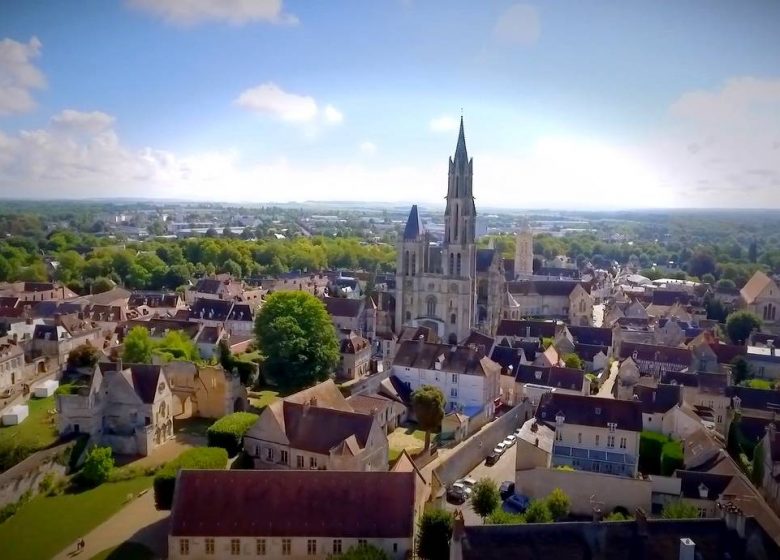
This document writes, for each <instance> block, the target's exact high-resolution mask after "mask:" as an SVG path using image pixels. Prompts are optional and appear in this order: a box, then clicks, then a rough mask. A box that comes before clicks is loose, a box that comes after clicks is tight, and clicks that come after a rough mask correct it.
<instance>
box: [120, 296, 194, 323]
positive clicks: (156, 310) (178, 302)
mask: <svg viewBox="0 0 780 560" xmlns="http://www.w3.org/2000/svg"><path fill="white" fill-rule="evenodd" d="M127 307H128V309H138V308H139V307H145V308H147V309H148V310H149V312H150V314H151V315H152V316H153V317H161V318H166V317H173V316H174V315H176V313H177V312H178V311H179V310H180V309H184V308H185V304H184V300H183V299H182V298H181V296H180V295H179V294H177V293H167V292H133V293H132V294H131V295H130V298H129V300H128V302H127Z"/></svg>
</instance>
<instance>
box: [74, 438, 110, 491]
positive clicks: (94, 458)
mask: <svg viewBox="0 0 780 560" xmlns="http://www.w3.org/2000/svg"><path fill="white" fill-rule="evenodd" d="M113 468H114V454H113V452H112V451H111V448H110V447H93V448H92V449H90V450H89V452H88V453H87V458H86V459H84V464H83V465H82V467H81V474H80V475H79V479H80V480H81V482H83V483H84V484H85V485H87V486H90V487H94V486H98V485H99V484H103V483H104V482H105V481H107V480H108V477H109V476H110V475H111V471H112V470H113Z"/></svg>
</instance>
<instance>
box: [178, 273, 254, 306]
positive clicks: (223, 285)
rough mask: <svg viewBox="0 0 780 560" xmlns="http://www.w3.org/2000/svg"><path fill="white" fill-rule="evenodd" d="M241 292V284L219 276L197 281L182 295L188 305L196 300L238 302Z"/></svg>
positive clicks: (227, 277) (242, 287)
mask: <svg viewBox="0 0 780 560" xmlns="http://www.w3.org/2000/svg"><path fill="white" fill-rule="evenodd" d="M243 291H244V286H243V285H242V284H241V282H239V281H237V280H234V279H233V278H230V277H229V276H225V275H219V276H214V277H209V278H201V279H200V280H198V281H197V282H196V283H195V285H194V286H192V287H191V288H190V289H189V290H187V291H186V292H185V293H184V299H185V301H186V302H187V303H188V304H190V305H191V304H193V303H194V302H195V301H197V300H198V299H214V300H226V301H238V300H240V298H241V294H242V293H243Z"/></svg>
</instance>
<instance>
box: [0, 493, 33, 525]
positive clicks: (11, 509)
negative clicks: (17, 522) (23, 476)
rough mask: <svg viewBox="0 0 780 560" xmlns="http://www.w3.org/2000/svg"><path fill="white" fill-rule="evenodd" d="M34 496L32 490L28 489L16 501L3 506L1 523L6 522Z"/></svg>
mask: <svg viewBox="0 0 780 560" xmlns="http://www.w3.org/2000/svg"><path fill="white" fill-rule="evenodd" d="M31 498H32V491H31V490H27V492H25V493H24V494H22V495H21V496H19V499H18V500H16V501H15V502H11V503H10V504H6V505H5V506H3V507H2V508H0V523H2V522H4V521H5V520H6V519H8V518H9V517H12V516H13V515H15V514H16V512H17V511H19V509H21V507H22V506H23V505H24V504H26V503H27V502H29V501H30V499H31Z"/></svg>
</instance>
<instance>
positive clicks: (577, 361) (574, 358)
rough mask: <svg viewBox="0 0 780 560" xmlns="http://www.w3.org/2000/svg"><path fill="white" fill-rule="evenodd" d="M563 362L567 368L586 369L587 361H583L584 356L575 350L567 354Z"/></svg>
mask: <svg viewBox="0 0 780 560" xmlns="http://www.w3.org/2000/svg"><path fill="white" fill-rule="evenodd" d="M563 363H564V364H565V365H566V367H567V368H574V369H585V362H583V361H582V358H580V357H579V356H578V355H577V354H574V353H573V352H572V353H571V354H566V355H565V356H564V357H563Z"/></svg>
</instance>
